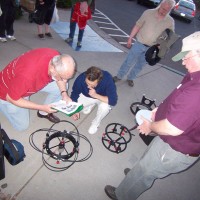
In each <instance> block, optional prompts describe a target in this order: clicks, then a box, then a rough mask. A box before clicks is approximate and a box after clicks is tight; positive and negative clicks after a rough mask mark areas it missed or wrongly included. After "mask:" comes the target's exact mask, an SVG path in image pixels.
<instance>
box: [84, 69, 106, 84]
mask: <svg viewBox="0 0 200 200" xmlns="http://www.w3.org/2000/svg"><path fill="white" fill-rule="evenodd" d="M85 74H86V78H87V79H88V80H89V81H95V80H98V82H99V81H100V80H101V79H102V78H103V72H102V70H101V69H100V68H98V67H95V66H92V67H90V68H88V69H87V71H86V72H85Z"/></svg>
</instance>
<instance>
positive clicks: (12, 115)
mask: <svg viewBox="0 0 200 200" xmlns="http://www.w3.org/2000/svg"><path fill="white" fill-rule="evenodd" d="M39 92H46V93H48V95H47V97H46V99H45V102H44V104H50V103H53V102H56V101H59V100H60V99H61V96H60V90H59V88H58V86H57V84H56V82H55V81H53V82H51V83H49V84H48V85H47V86H45V87H44V88H43V89H42V90H40V91H39ZM24 99H26V100H29V97H25V98H24ZM0 112H2V113H3V114H4V115H5V116H6V118H7V119H8V120H9V122H10V123H11V124H12V126H13V127H14V128H15V129H16V130H18V131H23V130H25V129H27V128H28V126H29V123H30V113H29V109H25V108H20V107H17V106H15V105H13V104H12V103H9V102H7V101H4V100H1V99H0Z"/></svg>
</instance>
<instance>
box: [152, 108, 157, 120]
mask: <svg viewBox="0 0 200 200" xmlns="http://www.w3.org/2000/svg"><path fill="white" fill-rule="evenodd" d="M157 110H158V107H156V108H154V109H153V110H152V111H151V120H152V121H153V122H154V121H155V116H156V112H157Z"/></svg>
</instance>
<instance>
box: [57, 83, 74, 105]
mask: <svg viewBox="0 0 200 200" xmlns="http://www.w3.org/2000/svg"><path fill="white" fill-rule="evenodd" d="M56 83H57V85H58V88H59V90H60V92H62V91H65V92H62V94H61V96H62V99H63V100H64V101H66V102H67V103H68V102H71V101H72V100H71V98H70V97H69V95H68V93H67V91H66V84H67V83H66V81H56Z"/></svg>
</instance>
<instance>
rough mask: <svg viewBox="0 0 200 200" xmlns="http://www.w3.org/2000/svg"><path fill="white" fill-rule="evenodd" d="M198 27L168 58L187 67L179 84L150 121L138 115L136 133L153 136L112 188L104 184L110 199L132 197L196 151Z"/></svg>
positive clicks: (182, 166)
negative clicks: (153, 134) (142, 153)
mask: <svg viewBox="0 0 200 200" xmlns="http://www.w3.org/2000/svg"><path fill="white" fill-rule="evenodd" d="M199 44H200V31H199V32H195V33H193V34H191V35H189V36H188V37H186V38H184V39H183V45H182V50H181V52H180V53H179V54H177V55H176V56H174V57H173V58H172V60H173V61H178V60H181V59H182V64H183V65H185V67H186V69H187V70H188V72H189V73H188V74H186V76H185V77H184V79H183V80H182V82H181V84H180V85H179V86H178V87H177V88H176V89H175V90H174V91H173V92H172V93H171V94H170V95H169V96H168V97H167V98H166V99H165V100H164V101H163V102H162V103H161V105H160V106H159V107H158V108H157V109H155V110H153V112H152V122H151V121H149V120H147V119H145V118H144V117H142V120H143V123H142V124H141V125H140V126H138V130H139V131H140V133H142V134H145V135H148V134H150V133H151V132H154V133H156V134H157V135H158V136H157V137H155V138H154V140H153V141H152V142H151V144H150V146H149V147H148V149H147V151H145V153H144V155H143V156H142V158H141V159H140V160H139V161H138V162H137V163H136V165H135V166H134V167H133V168H132V169H131V170H130V169H128V168H127V169H125V171H124V172H125V174H126V177H125V178H124V180H123V181H122V182H121V183H120V185H119V186H118V187H117V188H115V187H113V186H110V185H107V186H106V187H105V192H106V194H107V195H108V196H109V197H110V198H111V199H119V200H134V199H137V198H138V197H139V196H140V195H141V194H142V193H143V192H145V191H146V190H147V189H149V188H150V187H151V186H152V185H153V182H154V181H155V180H156V179H157V178H164V177H166V176H168V175H170V174H173V173H178V172H181V171H184V170H186V169H188V168H189V167H190V166H191V165H192V164H193V163H195V162H196V161H197V160H198V158H199V155H200V106H199V102H200V45H199Z"/></svg>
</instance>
